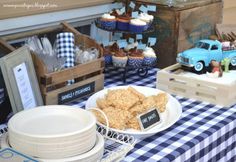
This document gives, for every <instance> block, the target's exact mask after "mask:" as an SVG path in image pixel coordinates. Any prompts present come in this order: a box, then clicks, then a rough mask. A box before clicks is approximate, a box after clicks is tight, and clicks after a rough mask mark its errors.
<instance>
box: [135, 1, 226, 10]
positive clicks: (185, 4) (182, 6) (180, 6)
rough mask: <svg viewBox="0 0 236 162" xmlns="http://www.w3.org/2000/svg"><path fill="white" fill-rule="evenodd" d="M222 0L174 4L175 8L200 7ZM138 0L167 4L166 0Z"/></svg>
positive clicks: (161, 4)
mask: <svg viewBox="0 0 236 162" xmlns="http://www.w3.org/2000/svg"><path fill="white" fill-rule="evenodd" d="M221 1H222V0H188V1H186V2H178V3H177V4H174V6H173V9H174V10H185V9H189V8H193V7H200V6H205V5H208V4H211V3H215V2H221ZM136 2H140V3H149V4H155V5H160V6H165V7H169V6H167V1H166V0H159V1H153V0H137V1H136Z"/></svg>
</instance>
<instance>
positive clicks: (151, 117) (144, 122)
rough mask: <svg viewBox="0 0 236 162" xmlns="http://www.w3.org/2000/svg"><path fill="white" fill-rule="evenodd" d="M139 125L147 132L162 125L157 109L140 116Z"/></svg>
mask: <svg viewBox="0 0 236 162" xmlns="http://www.w3.org/2000/svg"><path fill="white" fill-rule="evenodd" d="M138 120H139V125H140V127H141V129H142V130H147V129H149V128H152V127H154V126H155V125H157V124H159V123H161V118H160V115H159V112H158V111H157V109H155V108H153V109H151V110H149V111H148V112H145V113H143V114H140V115H139V116H138Z"/></svg>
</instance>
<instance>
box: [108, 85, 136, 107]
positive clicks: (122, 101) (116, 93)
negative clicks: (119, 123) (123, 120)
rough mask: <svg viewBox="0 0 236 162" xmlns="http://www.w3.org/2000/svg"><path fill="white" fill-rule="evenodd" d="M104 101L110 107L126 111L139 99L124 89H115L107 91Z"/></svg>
mask: <svg viewBox="0 0 236 162" xmlns="http://www.w3.org/2000/svg"><path fill="white" fill-rule="evenodd" d="M106 100H107V102H108V104H109V105H111V106H112V107H115V108H117V109H123V110H128V109H130V108H131V107H132V106H133V105H135V103H137V102H138V101H139V97H138V96H137V95H135V94H133V93H131V92H129V91H127V90H125V89H117V90H110V91H108V94H107V95H106Z"/></svg>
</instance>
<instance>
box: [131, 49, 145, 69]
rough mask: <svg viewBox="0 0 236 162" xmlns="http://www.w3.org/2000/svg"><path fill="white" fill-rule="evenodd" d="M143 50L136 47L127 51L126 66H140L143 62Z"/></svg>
mask: <svg viewBox="0 0 236 162" xmlns="http://www.w3.org/2000/svg"><path fill="white" fill-rule="evenodd" d="M143 58H144V56H143V51H142V50H139V49H137V48H136V47H135V48H133V49H131V50H130V51H129V56H128V66H130V67H135V68H138V67H141V66H142V64H143Z"/></svg>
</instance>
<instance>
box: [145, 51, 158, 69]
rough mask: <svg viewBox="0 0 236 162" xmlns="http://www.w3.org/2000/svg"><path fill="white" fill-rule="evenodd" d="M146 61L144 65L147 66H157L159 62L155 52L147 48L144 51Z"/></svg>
mask: <svg viewBox="0 0 236 162" xmlns="http://www.w3.org/2000/svg"><path fill="white" fill-rule="evenodd" d="M143 55H144V59H143V65H145V66H155V65H156V61H157V56H156V53H155V51H154V50H153V49H152V48H151V47H146V48H145V49H144V51H143Z"/></svg>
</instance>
